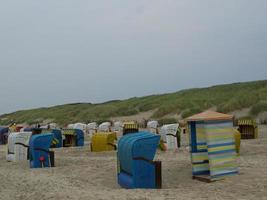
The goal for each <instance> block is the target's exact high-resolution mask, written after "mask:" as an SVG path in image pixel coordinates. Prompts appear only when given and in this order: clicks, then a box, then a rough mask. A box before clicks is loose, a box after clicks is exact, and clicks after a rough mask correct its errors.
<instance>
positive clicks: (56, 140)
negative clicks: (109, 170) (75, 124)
mask: <svg viewBox="0 0 267 200" xmlns="http://www.w3.org/2000/svg"><path fill="white" fill-rule="evenodd" d="M41 133H52V134H53V141H52V144H51V148H60V147H62V146H63V139H62V132H61V130H60V129H42V130H41Z"/></svg>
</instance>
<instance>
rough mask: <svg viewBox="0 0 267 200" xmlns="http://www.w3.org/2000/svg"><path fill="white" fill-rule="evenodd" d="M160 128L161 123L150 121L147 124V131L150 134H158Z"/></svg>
mask: <svg viewBox="0 0 267 200" xmlns="http://www.w3.org/2000/svg"><path fill="white" fill-rule="evenodd" d="M158 127H159V123H158V121H155V120H154V121H149V122H147V129H148V131H149V132H151V133H156V134H157V133H158Z"/></svg>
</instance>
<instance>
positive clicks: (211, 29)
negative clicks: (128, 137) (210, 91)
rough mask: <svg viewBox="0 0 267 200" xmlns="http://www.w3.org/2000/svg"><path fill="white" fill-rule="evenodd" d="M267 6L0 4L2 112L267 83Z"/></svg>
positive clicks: (129, 1) (217, 2) (79, 1)
mask: <svg viewBox="0 0 267 200" xmlns="http://www.w3.org/2000/svg"><path fill="white" fill-rule="evenodd" d="M266 10H267V1H266V0H254V1H252V0H234V1H233V0H201V1H200V0H94V1H93V0H45V1H44V0H42V1H41V0H23V1H22V0H8V1H4V0H2V1H0V72H1V73H0V75H1V82H0V91H1V95H0V114H1V113H6V112H11V111H16V110H18V109H26V108H36V107H40V106H50V105H58V104H65V103H71V102H94V103H95V102H103V101H107V100H111V99H125V98H129V97H134V96H143V95H150V94H158V93H166V92H172V91H177V90H180V89H186V88H191V87H204V86H210V85H214V84H223V83H231V82H239V81H251V80H258V79H267V13H266Z"/></svg>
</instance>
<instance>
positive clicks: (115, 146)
mask: <svg viewBox="0 0 267 200" xmlns="http://www.w3.org/2000/svg"><path fill="white" fill-rule="evenodd" d="M108 145H110V146H112V147H114V150H117V145H116V144H113V143H108Z"/></svg>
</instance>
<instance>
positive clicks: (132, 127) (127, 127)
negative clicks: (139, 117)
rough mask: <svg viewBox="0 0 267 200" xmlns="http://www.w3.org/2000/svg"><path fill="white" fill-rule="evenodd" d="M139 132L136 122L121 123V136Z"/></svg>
mask: <svg viewBox="0 0 267 200" xmlns="http://www.w3.org/2000/svg"><path fill="white" fill-rule="evenodd" d="M138 131H139V126H138V124H137V123H136V122H134V121H131V122H124V123H123V135H126V134H129V133H137V132H138Z"/></svg>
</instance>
